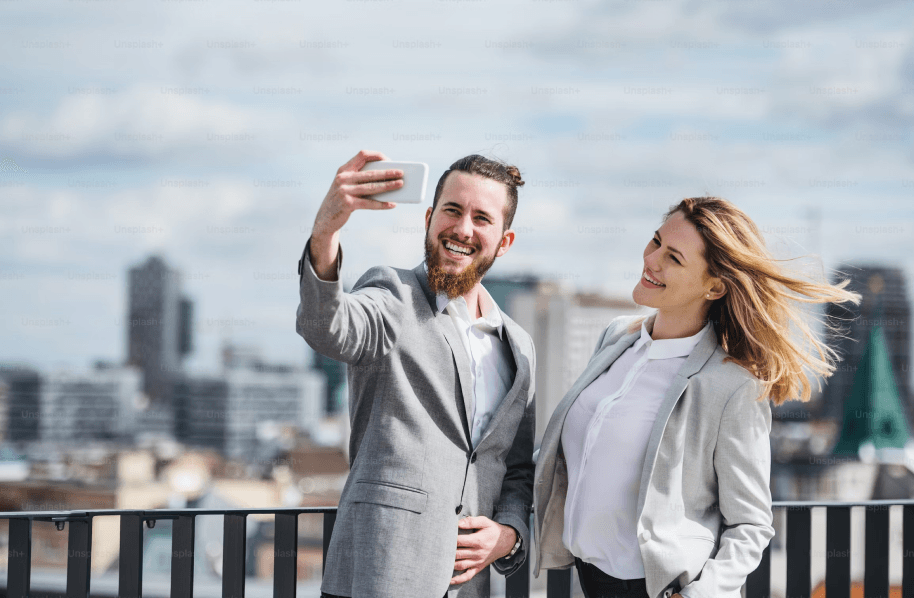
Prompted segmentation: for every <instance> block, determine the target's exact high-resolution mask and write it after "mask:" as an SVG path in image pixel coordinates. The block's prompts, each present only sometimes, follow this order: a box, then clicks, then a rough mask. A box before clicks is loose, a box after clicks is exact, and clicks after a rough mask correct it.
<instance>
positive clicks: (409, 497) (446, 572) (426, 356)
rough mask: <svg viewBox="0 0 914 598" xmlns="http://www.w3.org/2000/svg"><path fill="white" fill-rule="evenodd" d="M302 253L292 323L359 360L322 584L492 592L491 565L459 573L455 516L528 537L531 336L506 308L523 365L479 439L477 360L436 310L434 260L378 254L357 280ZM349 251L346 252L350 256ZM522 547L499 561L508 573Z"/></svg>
mask: <svg viewBox="0 0 914 598" xmlns="http://www.w3.org/2000/svg"><path fill="white" fill-rule="evenodd" d="M309 246H310V241H309V245H308V246H306V247H305V254H304V256H303V257H302V262H301V263H300V264H299V272H300V274H301V284H300V290H301V303H300V304H299V306H298V315H297V318H296V324H295V328H296V330H297V331H298V333H299V334H300V335H301V336H302V337H304V338H305V340H306V341H307V342H308V344H309V345H311V347H313V348H314V350H315V351H317V352H319V353H321V354H323V355H326V356H327V357H331V358H333V359H336V360H339V361H343V362H345V363H347V364H349V367H348V377H349V418H350V421H351V423H352V436H351V439H350V444H349V455H350V457H349V459H350V463H349V465H350V472H349V477H348V479H347V480H346V485H345V487H344V488H343V494H342V497H341V498H340V504H339V511H338V514H337V519H336V526H335V527H334V530H333V535H332V537H331V540H330V548H329V552H328V554H327V560H326V562H325V569H324V577H323V583H322V585H321V591H323V592H325V593H328V594H335V595H338V596H352V597H354V598H356V597H357V598H369V597H370V598H385V597H390V598H403V597H404V596H415V597H422V598H425V597H428V598H441V597H442V596H444V595H445V592H448V596H450V597H452V598H453V597H455V596H460V597H461V598H476V597H481V598H485V597H487V596H489V569H488V567H487V568H486V569H485V570H483V571H482V572H480V573H479V574H478V575H476V577H474V578H473V579H471V580H470V581H468V582H467V583H465V584H462V585H460V586H449V584H450V578H451V577H452V575H453V573H454V557H455V556H456V551H457V522H458V521H459V520H460V519H461V518H463V517H467V516H480V515H482V516H486V517H489V518H490V519H493V520H495V521H497V522H499V523H502V524H506V525H511V526H512V527H514V528H515V529H516V530H518V532H519V533H520V535H521V537H522V538H523V545H524V546H525V547H529V546H530V533H529V530H528V525H529V514H530V509H531V506H532V503H533V471H534V464H533V435H534V430H535V420H534V417H535V415H534V414H535V405H534V385H533V376H532V373H533V371H534V353H533V341H532V340H531V338H530V336H529V335H528V334H527V333H525V332H524V331H523V330H522V329H521V328H520V326H518V325H517V324H516V323H515V322H514V321H513V320H511V319H510V318H508V317H507V316H505V317H504V322H505V324H504V325H505V328H504V331H505V333H506V338H507V340H508V343H509V344H510V347H511V351H512V354H513V357H514V363H515V367H516V375H515V377H514V383H513V385H512V386H511V389H510V390H509V391H508V394H507V396H506V397H505V398H504V400H503V401H502V402H501V404H500V406H499V407H498V409H497V410H496V412H495V414H494V415H493V417H492V419H491V421H490V423H489V425H488V428H487V429H486V431H485V433H484V435H483V437H482V439H481V440H480V441H479V444H478V445H477V447H476V448H475V450H474V449H473V446H472V444H471V442H470V430H469V426H468V423H467V413H472V400H473V388H472V386H471V384H472V382H471V380H472V379H471V376H470V363H469V356H468V355H467V352H466V349H465V348H464V345H463V344H462V343H461V340H460V336H459V333H458V332H457V328H456V327H455V326H454V324H453V322H452V320H451V317H450V316H449V315H448V314H447V313H446V312H443V313H438V311H437V309H436V305H435V296H434V295H433V294H432V292H431V290H430V289H429V287H428V278H427V276H426V273H425V269H424V268H423V266H422V265H421V264H420V265H419V266H418V267H416V268H415V269H413V270H399V269H393V268H388V267H375V268H372V269H371V270H369V271H368V272H366V273H365V274H364V275H363V276H362V278H361V279H359V281H358V282H357V283H356V285H355V287H354V288H353V290H352V292H351V293H344V292H343V289H342V286H341V283H340V282H339V281H337V282H325V281H322V280H320V279H319V278H317V277H316V276H315V275H314V271H313V269H312V268H311V266H310V254H309V250H308V247H309ZM340 261H342V258H340ZM526 552H527V551H526V549H524V550H521V551H519V552H518V553H517V554H515V555H514V557H512V558H511V559H510V560H508V561H507V562H505V561H503V560H499V561H496V563H495V564H494V567H495V568H496V569H498V570H499V571H500V572H502V573H505V574H509V573H511V572H513V571H514V570H516V569H517V568H518V567H520V565H521V563H523V561H524V559H525V558H526Z"/></svg>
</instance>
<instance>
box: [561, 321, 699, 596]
mask: <svg viewBox="0 0 914 598" xmlns="http://www.w3.org/2000/svg"><path fill="white" fill-rule="evenodd" d="M703 334H714V332H713V327H712V326H711V323H710V322H709V323H708V324H707V325H705V327H704V328H702V329H701V331H700V332H699V333H698V334H696V335H694V336H690V337H687V338H675V339H665V340H657V341H655V340H652V339H651V336H650V334H649V333H648V332H647V330H646V329H645V327H644V324H642V325H641V337H640V338H639V339H638V340H637V341H635V344H633V345H632V346H631V347H629V348H628V349H626V350H625V351H624V352H623V353H622V355H620V356H619V357H618V359H616V360H615V361H614V362H613V363H612V365H610V366H609V368H608V369H607V370H606V371H605V372H603V373H602V374H601V375H600V376H598V377H597V378H596V379H595V380H594V381H593V382H591V383H590V385H589V386H587V388H585V389H584V390H583V391H581V394H580V395H579V396H578V398H577V399H576V400H575V402H574V403H573V404H572V406H571V408H570V409H569V410H568V415H567V416H566V418H565V423H564V426H563V428H562V449H563V451H564V453H565V459H566V461H567V464H568V494H567V496H566V498H565V529H564V531H563V533H562V541H563V542H564V544H565V547H566V548H568V550H569V551H571V553H572V554H574V555H575V556H576V557H578V558H580V559H581V560H583V561H584V562H587V563H591V564H593V565H595V566H596V567H598V568H599V569H600V570H602V571H603V572H605V573H608V574H609V575H612V576H613V577H616V578H619V579H637V578H641V577H644V565H643V564H642V562H641V550H640V548H639V544H638V538H637V525H638V521H637V519H638V513H637V509H638V493H639V490H640V486H641V470H642V468H643V466H644V457H645V454H646V452H647V443H648V440H649V439H650V435H651V429H652V428H653V425H654V420H655V419H656V417H657V411H658V410H659V409H660V404H661V403H662V402H663V398H664V395H665V394H666V391H667V389H668V388H669V386H670V383H671V382H672V381H673V378H675V377H676V373H677V372H678V371H679V368H680V367H681V366H682V364H683V363H684V362H685V360H686V357H688V355H689V353H691V352H692V349H694V348H695V346H696V345H697V344H698V341H699V340H700V339H701V336H702V335H703Z"/></svg>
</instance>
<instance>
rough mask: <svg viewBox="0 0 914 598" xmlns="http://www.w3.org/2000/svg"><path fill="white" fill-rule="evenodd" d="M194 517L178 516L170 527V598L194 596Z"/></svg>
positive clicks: (190, 597)
mask: <svg viewBox="0 0 914 598" xmlns="http://www.w3.org/2000/svg"><path fill="white" fill-rule="evenodd" d="M195 526H196V517H194V516H193V515H179V516H178V517H177V518H176V519H175V520H174V521H172V525H171V598H193V596H194V537H195Z"/></svg>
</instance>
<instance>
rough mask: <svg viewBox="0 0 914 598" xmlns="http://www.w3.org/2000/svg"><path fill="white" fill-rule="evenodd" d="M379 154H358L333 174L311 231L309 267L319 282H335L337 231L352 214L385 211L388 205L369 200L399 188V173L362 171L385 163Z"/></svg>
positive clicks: (401, 182) (393, 204)
mask: <svg viewBox="0 0 914 598" xmlns="http://www.w3.org/2000/svg"><path fill="white" fill-rule="evenodd" d="M387 159H388V158H387V157H386V156H385V155H384V154H382V153H381V152H373V151H368V150H362V151H360V152H359V153H358V154H356V155H355V156H354V157H353V158H352V159H351V160H349V161H348V162H346V163H345V164H343V165H342V166H341V167H340V169H339V170H337V171H336V177H334V179H333V184H332V185H330V190H329V191H328V192H327V195H326V197H324V201H323V202H322V203H321V207H320V208H319V209H318V211H317V217H315V219H314V228H313V229H312V231H311V265H312V266H313V268H314V272H315V273H316V274H317V276H318V278H320V279H321V280H327V281H331V280H336V260H337V256H338V255H339V249H340V230H341V229H342V228H343V226H344V225H345V224H346V222H347V221H348V220H349V216H351V215H352V213H353V212H354V211H356V210H389V209H391V208H394V207H396V205H397V204H395V203H392V202H385V201H377V200H375V199H371V198H370V197H369V196H371V195H374V194H377V193H384V192H385V191H393V190H396V189H399V188H401V187H402V186H403V184H404V183H403V171H402V170H398V169H392V170H366V171H362V168H363V167H364V166H365V164H367V163H368V162H376V161H378V160H387Z"/></svg>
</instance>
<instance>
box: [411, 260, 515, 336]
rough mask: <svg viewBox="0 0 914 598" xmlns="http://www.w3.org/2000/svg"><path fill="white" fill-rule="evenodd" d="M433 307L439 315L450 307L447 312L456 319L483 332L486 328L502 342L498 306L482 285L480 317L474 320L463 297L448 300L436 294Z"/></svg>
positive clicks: (503, 320)
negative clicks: (456, 317) (453, 314)
mask: <svg viewBox="0 0 914 598" xmlns="http://www.w3.org/2000/svg"><path fill="white" fill-rule="evenodd" d="M425 271H426V272H428V265H427V264H426V265H425ZM435 306H436V307H437V308H438V313H441V312H442V311H444V310H445V309H446V308H448V307H450V309H449V310H448V311H449V312H451V310H453V313H455V314H456V315H457V316H458V317H462V318H463V319H464V320H466V321H467V322H469V323H470V324H471V325H473V326H479V327H480V328H482V329H483V330H485V329H486V328H488V329H489V331H491V332H496V333H498V338H499V339H500V340H504V337H503V336H502V333H503V330H504V327H505V319H504V318H503V317H502V315H501V310H500V309H498V304H497V303H495V300H494V299H492V295H490V294H489V291H487V290H486V288H485V287H484V286H482V285H479V308H480V311H482V317H481V318H476V319H474V318H473V317H472V316H470V310H469V307H468V306H467V302H466V299H464V298H463V297H455V298H454V299H449V298H448V296H447V294H446V293H438V294H437V295H435Z"/></svg>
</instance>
